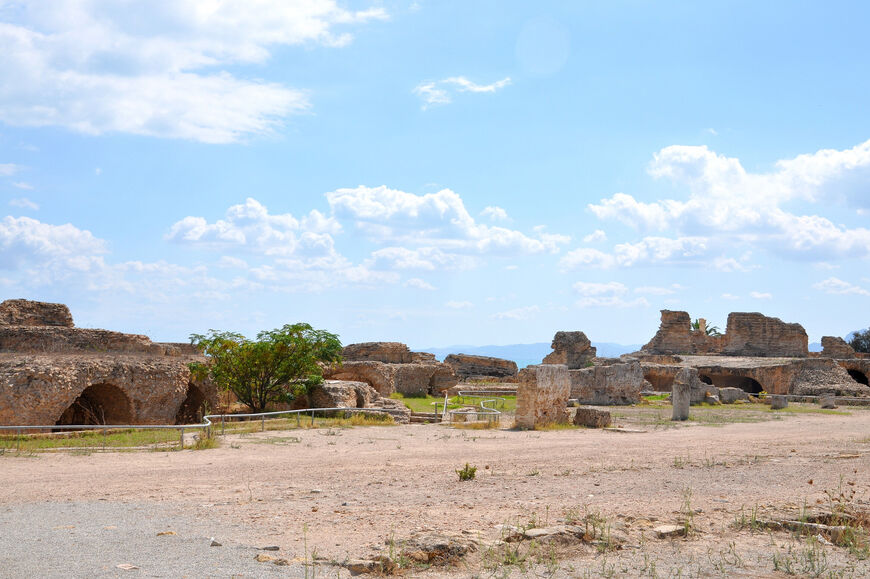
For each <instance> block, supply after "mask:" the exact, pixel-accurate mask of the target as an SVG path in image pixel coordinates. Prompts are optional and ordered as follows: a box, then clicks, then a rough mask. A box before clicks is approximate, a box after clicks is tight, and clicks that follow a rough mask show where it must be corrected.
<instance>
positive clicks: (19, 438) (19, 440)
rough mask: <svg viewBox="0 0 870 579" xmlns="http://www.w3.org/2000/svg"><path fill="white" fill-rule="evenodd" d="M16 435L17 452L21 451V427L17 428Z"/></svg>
mask: <svg viewBox="0 0 870 579" xmlns="http://www.w3.org/2000/svg"><path fill="white" fill-rule="evenodd" d="M17 432H18V436H16V437H15V438H16V440H17V441H18V452H21V429H20V428H19V429H18V431H17Z"/></svg>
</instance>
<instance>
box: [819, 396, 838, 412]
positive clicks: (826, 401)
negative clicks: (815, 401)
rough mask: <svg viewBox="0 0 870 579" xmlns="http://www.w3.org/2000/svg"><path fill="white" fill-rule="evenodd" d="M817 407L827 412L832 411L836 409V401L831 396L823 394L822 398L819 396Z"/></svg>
mask: <svg viewBox="0 0 870 579" xmlns="http://www.w3.org/2000/svg"><path fill="white" fill-rule="evenodd" d="M819 406H820V407H821V408H824V409H827V410H832V409H834V408H836V407H837V400H836V398H834V396H833V395H832V394H823V395H822V396H819Z"/></svg>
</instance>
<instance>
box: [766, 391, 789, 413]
mask: <svg viewBox="0 0 870 579" xmlns="http://www.w3.org/2000/svg"><path fill="white" fill-rule="evenodd" d="M787 407H788V398H786V397H785V396H783V395H781V394H775V395H773V396H771V397H770V409H771V410H782V409H783V408H787Z"/></svg>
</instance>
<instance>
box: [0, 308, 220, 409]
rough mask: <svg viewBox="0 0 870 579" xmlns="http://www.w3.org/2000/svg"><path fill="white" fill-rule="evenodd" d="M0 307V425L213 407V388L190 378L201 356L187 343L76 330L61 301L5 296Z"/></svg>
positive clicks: (214, 394)
mask: <svg viewBox="0 0 870 579" xmlns="http://www.w3.org/2000/svg"><path fill="white" fill-rule="evenodd" d="M0 312H2V313H0V318H2V320H3V322H2V323H0V424H5V425H18V424H20V425H35V424H46V425H51V424H55V423H57V422H58V421H60V422H61V423H65V424H70V423H71V422H70V421H71V420H72V419H74V418H75V419H81V418H83V417H85V415H86V414H88V412H90V413H91V414H93V415H94V416H97V417H98V418H100V417H99V416H98V415H103V416H102V418H104V419H105V421H106V422H107V423H111V422H114V423H116V424H117V423H119V421H120V423H127V422H130V423H134V424H165V423H173V422H174V421H175V420H176V419H179V420H181V419H184V420H187V419H188V418H189V417H190V416H195V415H196V410H197V409H195V408H189V406H191V404H192V403H195V402H196V401H200V403H201V402H202V401H204V402H208V403H209V404H210V405H211V406H212V408H214V407H216V405H217V393H216V391H215V388H214V386H213V385H212V384H210V383H209V382H200V381H197V380H196V379H194V377H192V376H191V373H190V369H189V367H188V364H189V363H190V362H193V361H201V360H203V357H202V356H201V355H200V354H198V353H196V352H195V350H193V351H192V350H191V349H190V347H189V346H187V345H184V344H155V343H153V342H151V341H150V340H149V339H148V338H147V337H146V336H139V335H132V334H121V333H119V332H110V331H106V330H88V329H79V328H75V327H72V316H71V315H70V313H69V310H68V309H67V308H66V306H63V305H61V304H44V303H40V302H28V301H27V300H7V301H6V302H3V303H2V304H0ZM17 323H22V324H24V325H15V324H17ZM85 410H87V411H88V412H85Z"/></svg>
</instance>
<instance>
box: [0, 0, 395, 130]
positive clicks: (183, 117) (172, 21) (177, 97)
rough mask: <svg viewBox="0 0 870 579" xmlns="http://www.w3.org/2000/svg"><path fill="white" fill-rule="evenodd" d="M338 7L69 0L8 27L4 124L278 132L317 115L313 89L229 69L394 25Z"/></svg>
mask: <svg viewBox="0 0 870 579" xmlns="http://www.w3.org/2000/svg"><path fill="white" fill-rule="evenodd" d="M385 17H386V13H385V12H384V11H383V10H382V9H379V8H373V9H368V10H362V11H356V12H354V11H350V10H347V9H344V8H341V7H339V6H338V5H337V4H336V2H335V0H309V1H306V2H283V1H281V0H259V1H257V2H248V1H246V0H226V1H222V2H207V3H203V2H198V1H196V0H154V1H149V2H127V3H123V4H118V3H117V2H112V1H111V0H92V1H90V2H80V1H78V0H58V1H56V2H52V3H51V4H50V5H48V4H44V3H38V2H37V3H21V4H16V5H13V6H10V7H8V8H7V9H6V10H4V12H3V18H4V21H2V22H0V52H2V53H3V54H4V55H5V59H4V66H3V70H2V71H0V121H2V122H5V123H7V124H10V125H17V126H62V127H66V128H68V129H71V130H74V131H77V132H83V133H87V134H102V133H107V132H124V133H132V134H138V135H148V136H156V137H170V138H183V139H191V140H196V141H202V142H208V143H228V142H234V141H239V140H241V139H244V138H246V137H248V136H251V135H261V134H268V133H270V132H272V131H274V130H276V129H277V128H279V127H280V126H281V124H282V122H283V119H284V118H286V117H287V116H288V115H291V114H296V113H300V112H304V111H306V110H308V108H309V106H310V105H309V101H308V96H307V95H306V93H305V92H304V91H300V90H297V89H293V88H289V87H286V86H283V85H280V84H277V83H271V82H266V81H262V80H248V79H243V78H239V77H237V76H235V75H234V74H231V73H229V72H227V69H229V68H230V67H233V69H234V70H238V69H242V68H243V67H245V66H248V65H252V64H260V63H263V62H265V61H266V60H268V59H269V58H270V56H271V54H272V52H273V51H274V50H275V49H276V48H279V47H282V46H292V45H327V46H342V45H345V44H347V43H348V42H350V41H351V39H352V36H351V35H350V33H349V32H348V31H347V28H348V27H350V26H353V25H358V24H360V23H364V22H367V21H370V20H373V19H383V18H385Z"/></svg>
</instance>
